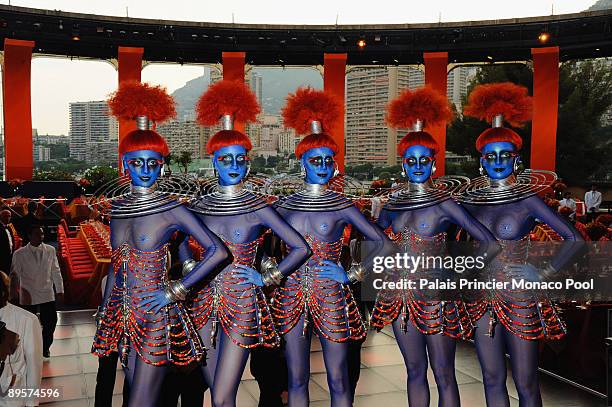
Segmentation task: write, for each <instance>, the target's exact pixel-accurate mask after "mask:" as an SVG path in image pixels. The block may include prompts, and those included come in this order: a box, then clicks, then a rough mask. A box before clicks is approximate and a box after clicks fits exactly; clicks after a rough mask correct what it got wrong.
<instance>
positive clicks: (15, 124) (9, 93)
mask: <svg viewBox="0 0 612 407" xmlns="http://www.w3.org/2000/svg"><path fill="white" fill-rule="evenodd" d="M33 47H34V41H22V40H13V39H9V38H5V39H4V66H3V70H2V72H3V75H2V98H3V106H4V163H5V164H4V178H5V179H6V180H11V179H14V178H21V179H27V180H29V179H32V173H33V168H34V157H33V155H32V106H31V102H32V95H31V92H30V73H31V68H32V48H33Z"/></svg>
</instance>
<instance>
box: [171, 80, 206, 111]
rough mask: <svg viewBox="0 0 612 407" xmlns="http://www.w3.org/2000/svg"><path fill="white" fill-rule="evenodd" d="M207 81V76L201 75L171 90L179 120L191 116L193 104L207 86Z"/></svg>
mask: <svg viewBox="0 0 612 407" xmlns="http://www.w3.org/2000/svg"><path fill="white" fill-rule="evenodd" d="M208 82H209V76H208V75H202V76H200V77H198V78H195V79H192V80H190V81H189V82H187V83H186V84H185V86H183V87H182V88H178V89H177V90H175V91H174V92H172V97H173V98H174V100H175V101H176V117H177V118H178V119H179V120H185V119H186V118H189V117H193V115H194V108H195V104H196V102H197V101H198V98H199V97H200V95H201V94H202V92H204V90H205V89H207V88H208Z"/></svg>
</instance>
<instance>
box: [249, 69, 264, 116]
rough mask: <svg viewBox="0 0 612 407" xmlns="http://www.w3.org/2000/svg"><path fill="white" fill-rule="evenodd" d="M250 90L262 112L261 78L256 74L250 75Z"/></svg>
mask: <svg viewBox="0 0 612 407" xmlns="http://www.w3.org/2000/svg"><path fill="white" fill-rule="evenodd" d="M251 90H252V91H253V93H255V97H257V103H259V106H261V109H262V111H263V77H262V76H261V74H259V73H257V72H252V73H251Z"/></svg>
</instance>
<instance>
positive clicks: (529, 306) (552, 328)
mask: <svg viewBox="0 0 612 407" xmlns="http://www.w3.org/2000/svg"><path fill="white" fill-rule="evenodd" d="M499 244H500V245H501V246H502V252H501V254H500V255H498V256H497V257H496V259H495V260H494V261H493V262H491V264H490V265H489V269H490V272H489V278H496V279H497V280H498V281H499V280H502V279H503V278H504V273H505V270H504V264H508V263H524V262H525V260H526V259H527V256H528V252H529V244H530V240H529V235H527V236H525V237H524V238H522V239H520V240H500V241H499ZM467 309H468V312H469V314H470V318H471V319H472V322H473V323H474V324H476V322H477V321H479V320H480V319H481V318H483V317H484V318H486V317H487V314H488V318H489V319H488V332H487V335H489V336H492V335H493V333H494V330H495V326H496V324H497V323H501V324H502V325H503V326H504V327H505V328H506V329H507V330H508V332H510V333H512V334H513V335H516V336H518V337H519V338H522V339H526V340H538V339H542V338H544V339H559V338H561V337H563V336H564V335H565V333H566V327H565V323H564V322H563V320H562V319H561V318H560V316H559V314H558V313H557V310H556V309H555V306H554V305H553V304H552V303H551V302H550V301H549V300H548V299H547V298H542V297H540V298H538V296H537V295H536V293H534V292H530V291H525V290H490V291H488V292H481V293H479V294H478V295H477V298H475V299H474V300H473V301H470V302H468V303H467Z"/></svg>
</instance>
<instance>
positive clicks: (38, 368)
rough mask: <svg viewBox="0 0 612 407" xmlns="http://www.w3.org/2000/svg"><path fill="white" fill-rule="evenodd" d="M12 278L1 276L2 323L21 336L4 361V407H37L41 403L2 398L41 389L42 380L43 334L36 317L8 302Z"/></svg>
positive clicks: (0, 378) (0, 377) (0, 379)
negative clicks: (12, 391)
mask: <svg viewBox="0 0 612 407" xmlns="http://www.w3.org/2000/svg"><path fill="white" fill-rule="evenodd" d="M8 293H9V278H8V276H7V275H6V274H4V273H2V272H0V321H2V322H4V323H5V324H6V329H8V330H9V331H12V332H15V333H16V334H17V335H19V343H18V345H17V347H16V349H15V351H14V352H13V353H12V354H8V355H6V357H5V359H4V370H3V371H2V374H0V389H1V392H0V407H4V406H7V407H22V406H37V405H38V400H37V399H35V398H33V399H27V398H21V399H19V398H13V399H9V398H8V397H6V396H4V397H3V396H2V394H3V393H4V392H6V391H8V389H9V388H13V389H38V388H40V384H41V379H42V357H41V355H40V353H41V352H42V334H41V330H40V324H39V322H38V318H36V315H34V314H32V313H31V312H28V311H26V310H24V309H22V308H19V307H17V306H15V305H13V304H11V303H9V302H8V297H9V296H8Z"/></svg>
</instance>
